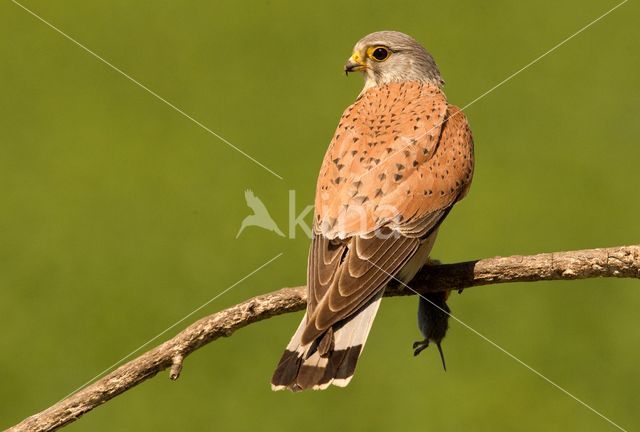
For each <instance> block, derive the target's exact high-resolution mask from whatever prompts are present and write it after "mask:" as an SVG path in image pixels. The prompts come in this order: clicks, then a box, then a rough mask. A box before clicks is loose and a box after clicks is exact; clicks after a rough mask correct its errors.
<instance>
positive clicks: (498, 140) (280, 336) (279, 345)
mask: <svg viewBox="0 0 640 432" xmlns="http://www.w3.org/2000/svg"><path fill="white" fill-rule="evenodd" d="M24 4H25V5H26V6H27V7H29V8H32V9H33V10H34V11H35V12H36V13H38V14H40V15H41V16H42V17H43V18H45V19H47V20H49V21H50V22H51V23H53V24H55V25H56V26H58V27H59V28H60V29H62V30H63V31H65V32H67V33H68V34H69V35H71V36H72V37H74V38H77V40H78V41H80V42H82V43H83V44H85V45H86V46H87V47H89V48H91V49H92V50H94V51H95V52H96V53H98V54H99V55H101V56H103V57H104V58H105V59H107V60H108V61H110V62H112V63H113V64H114V65H116V66H118V67H119V68H121V69H122V70H123V71H126V72H127V73H128V74H130V75H131V76H133V77H134V78H135V79H137V80H139V81H140V82H142V83H144V85H146V86H148V87H149V88H151V89H153V90H154V91H156V92H157V93H158V94H160V95H162V96H163V97H164V98H166V99H167V100H169V101H171V102H172V103H174V104H175V105H177V106H179V107H181V108H182V109H184V111H186V112H187V113H189V114H190V115H192V116H193V117H194V118H196V119H198V120H199V121H201V122H202V123H204V124H205V125H207V126H208V127H210V128H211V129H213V130H215V131H216V132H218V133H220V134H221V135H223V136H224V137H226V138H227V139H229V140H230V141H231V142H233V143H234V144H235V145H237V146H238V147H240V148H242V149H243V150H245V151H246V152H248V153H249V154H251V155H252V156H254V157H255V158H256V159H257V160H259V161H261V162H262V163H264V164H265V165H267V166H268V167H270V168H271V169H273V170H274V171H276V172H277V173H279V174H280V175H282V176H283V177H284V180H279V179H277V178H276V177H274V176H272V175H271V174H269V173H268V172H267V171H265V170H263V169H261V168H260V167H258V166H256V165H255V164H254V163H252V162H251V161H249V160H247V159H246V158H244V157H243V156H242V155H240V154H239V153H237V152H235V151H234V150H232V149H231V148H229V147H227V146H226V145H225V144H223V143H222V142H221V141H219V140H218V139H216V138H215V137H213V136H212V135H210V134H208V133H206V132H205V131H204V130H202V129H200V128H199V127H198V126H196V125H195V124H194V123H192V122H190V121H189V120H187V119H185V118H184V117H182V116H181V115H180V114H178V113H177V112H175V111H174V110H172V109H170V108H169V107H168V106H166V105H164V104H162V103H161V102H159V101H158V100H157V99H155V98H154V97H153V96H151V95H150V94H149V93H147V92H145V91H144V90H142V89H141V88H139V87H137V86H136V85H134V84H133V83H132V82H130V81H128V80H127V79H125V78H124V77H123V76H121V75H119V74H118V73H116V72H115V71H113V70H111V69H109V68H108V67H107V66H106V65H105V64H103V63H101V62H99V61H98V60H97V59H96V58H94V57H92V56H90V55H89V54H87V53H86V52H85V51H83V50H82V49H80V48H79V47H78V46H75V45H74V44H73V43H71V42H70V41H68V40H66V39H64V38H63V37H62V36H61V35H59V34H57V33H55V32H54V31H53V30H52V29H50V28H48V27H47V26H46V25H45V24H43V23H42V22H40V21H38V20H36V19H35V18H34V17H33V16H30V15H29V14H28V13H26V12H25V11H24V10H22V9H21V8H20V7H18V6H16V5H15V4H13V3H11V2H10V1H3V2H2V3H0V36H1V37H0V56H1V58H2V66H1V67H0V96H1V98H0V188H1V189H0V192H1V194H2V201H1V206H2V207H1V210H2V211H1V212H0V316H1V318H0V323H1V324H2V326H3V329H4V331H3V336H2V337H1V338H0V353H1V355H0V381H1V384H0V386H1V387H0V388H1V390H0V427H6V426H9V425H11V424H13V423H15V422H17V421H19V420H21V419H23V418H24V417H26V416H28V415H30V414H32V413H34V412H36V411H38V410H41V409H43V408H45V407H47V406H49V405H50V404H52V403H54V402H55V401H57V400H59V399H60V398H62V397H63V396H65V395H66V394H68V393H69V392H71V391H72V390H74V389H76V388H77V387H78V386H80V385H81V384H82V383H84V382H86V381H87V380H89V379H90V378H91V377H93V376H95V375H96V374H97V373H98V372H100V371H102V370H104V369H105V368H106V367H108V366H109V365H111V364H113V363H114V362H115V361H117V360H118V359H120V358H122V357H123V356H124V355H126V354H127V353H129V352H131V351H132V350H134V349H135V348H137V347H138V346H140V345H141V344H142V343H143V342H144V341H146V340H148V339H149V338H151V337H152V336H154V335H156V334H157V333H158V332H160V331H161V330H163V329H165V328H166V327H167V326H169V325H170V324H172V323H174V322H175V321H176V320H178V319H180V318H181V317H183V316H184V315H186V314H187V313H189V312H190V311H192V310H193V309H195V308H196V307H198V306H200V305H201V304H203V303H204V302H205V301H207V300H209V299H211V298H212V297H213V296H215V295H216V294H217V293H219V292H220V291H222V290H224V289H225V288H227V287H228V286H230V285H231V284H233V283H235V282H236V281H238V280H239V279H241V278H242V277H244V276H245V275H246V274H248V273H250V272H251V271H253V270H254V269H255V268H257V267H259V266H260V265H262V264H263V263H264V262H266V261H267V260H269V259H271V258H272V257H274V256H275V255H277V254H278V253H280V252H283V253H284V255H283V256H282V257H280V258H279V259H277V260H276V261H274V262H273V263H272V264H270V265H269V266H267V267H266V268H265V269H264V270H262V271H260V272H258V273H257V274H255V275H254V276H252V277H251V278H249V279H247V280H246V281H245V282H243V283H241V284H240V285H238V286H237V287H235V288H234V289H233V290H231V291H230V292H228V293H227V294H225V295H223V296H222V297H220V298H219V299H217V300H216V301H214V302H213V303H211V304H210V305H208V306H207V307H206V308H205V309H203V310H201V311H199V312H198V313H197V314H196V316H194V317H191V318H190V319H189V320H188V322H191V321H193V320H195V319H196V318H197V317H201V316H205V315H207V314H209V313H213V312H215V311H217V310H219V309H222V308H224V307H226V306H229V305H232V304H235V303H237V302H239V301H241V300H243V299H246V298H248V297H251V296H254V295H258V294H261V293H265V292H268V291H271V290H274V289H277V288H280V287H283V286H293V285H299V284H301V283H303V282H304V279H305V263H306V254H307V247H308V239H307V238H306V237H305V236H304V235H303V233H302V232H301V231H298V232H297V236H296V238H295V239H289V238H282V237H278V236H276V235H275V234H273V233H270V232H267V231H263V230H260V229H258V228H248V229H247V230H246V231H245V232H244V233H243V234H242V235H241V236H240V237H239V239H237V240H236V239H235V236H236V233H237V230H238V228H239V226H240V222H241V221H242V219H243V218H244V217H245V216H246V215H248V214H249V213H250V211H249V209H248V208H247V207H246V204H245V201H244V190H245V189H247V188H251V189H253V190H254V192H255V193H256V195H257V196H259V197H260V198H261V199H262V200H263V201H264V202H265V203H266V205H267V206H268V208H269V210H270V211H271V214H272V215H273V217H274V218H275V220H276V221H277V222H278V223H279V224H280V227H281V228H283V229H285V230H286V227H287V213H288V191H289V190H295V191H296V194H297V195H296V196H297V204H298V208H299V209H302V207H303V206H304V205H307V204H310V203H312V199H313V194H314V186H315V179H316V174H317V171H318V168H319V164H320V161H321V158H322V155H323V154H324V151H325V149H326V146H327V144H328V142H329V139H330V137H331V135H332V133H333V130H334V128H335V126H336V123H337V119H338V118H339V116H340V114H341V112H342V110H343V109H344V107H346V106H347V105H348V104H349V103H350V102H351V101H353V99H354V98H355V96H356V95H357V94H358V92H359V90H360V88H361V86H362V80H361V79H360V77H358V76H350V77H349V78H348V79H347V78H345V77H344V74H343V72H342V65H343V64H344V61H345V60H346V59H347V57H348V56H349V55H350V51H351V47H352V46H353V44H354V43H355V42H356V41H357V40H358V39H359V38H360V37H362V36H363V35H365V34H367V33H369V32H372V31H376V30H381V29H397V30H401V31H404V32H407V33H409V34H411V35H413V36H415V37H416V38H417V39H418V40H419V41H421V42H422V43H424V44H425V46H426V47H427V48H428V49H429V50H430V51H431V52H432V53H433V55H434V56H435V58H436V60H437V61H438V64H439V65H440V69H441V71H442V73H443V76H444V78H445V79H446V81H447V85H446V89H445V90H446V92H447V95H448V97H449V100H450V101H451V102H453V103H455V104H458V105H461V106H463V105H465V104H467V103H468V102H470V101H471V100H473V99H475V98H476V97H477V96H479V95H480V94H482V93H483V92H484V91H486V90H488V89H489V88H491V87H492V86H494V85H495V84H497V83H498V82H500V81H501V80H503V79H504V78H506V77H507V76H508V75H510V74H511V73H513V72H515V71H516V70H518V69H519V68H520V67H522V66H524V65H525V64H527V63H528V62H529V61H531V60H533V59H534V58H535V57H537V56H539V55H540V54H542V53H544V52H545V51H546V50H548V49H549V48H551V47H553V46H554V45H555V44H557V43H558V42H560V41H561V40H563V39H564V38H566V37H568V36H569V35H570V34H572V33H573V32H575V31H577V30H578V29H579V28H581V27H582V26H584V25H586V24H587V23H589V22H590V21H592V20H593V19H595V18H596V17H598V16H600V15H601V14H602V13H604V12H605V11H607V10H608V9H610V8H612V7H613V6H614V5H615V4H616V2H615V1H604V0H603V1H589V2H582V1H578V0H571V1H561V2H556V1H550V0H545V1H540V2H528V3H527V2H507V1H497V2H476V1H472V0H459V1H455V2H446V3H444V2H420V1H413V2H396V3H391V2H377V1H356V0H353V1H330V2H329V1H327V2H322V3H320V2H316V3H308V4H303V3H301V2H284V1H275V0H274V1H259V2H258V1H255V2H234V1H216V2H208V1H180V2H178V1H173V2H169V1H158V2H131V1H125V0H118V1H113V0H111V1H104V0H103V1H91V2H86V1H79V0H74V1H70V0H65V1H56V2H52V1H44V0H41V1H35V0H29V1H26V0H25V2H24ZM638 17H639V7H638V4H637V2H636V1H630V2H629V3H627V4H625V5H624V6H622V7H621V8H620V9H618V10H617V11H615V12H613V13H612V14H611V15H609V16H607V17H605V18H604V19H603V20H602V21H600V22H598V23H597V24H595V25H594V26H593V27H592V28H590V29H588V30H586V31H585V32H584V33H582V34H580V35H579V36H577V37H576V38H575V39H573V40H571V41H569V42H568V43H567V44H566V45H564V46H562V47H560V48H559V49H557V50H556V51H555V52H553V53H551V54H550V55H549V56H547V57H545V58H544V59H543V60H542V61H540V62H539V63H537V64H535V65H534V66H532V67H531V68H529V69H527V70H526V71H524V72H523V73H521V74H520V75H518V76H517V77H515V78H514V79H513V80H511V81H509V82H508V83H506V84H505V85H503V86H502V87H500V88H499V89H497V90H495V91H494V92H492V93H491V94H490V95H488V96H486V97H485V98H484V99H482V100H480V101H478V102H477V103H475V104H474V105H473V106H472V107H470V108H469V109H468V110H467V115H468V117H469V119H470V123H471V126H472V128H473V131H474V136H475V140H476V157H477V170H476V175H475V180H474V184H473V187H472V189H471V193H470V195H469V197H468V198H467V199H466V200H465V201H464V202H463V203H461V204H460V205H459V206H457V207H456V209H455V210H454V211H453V212H452V214H451V215H450V217H449V218H448V220H447V222H446V223H445V225H444V227H443V229H442V230H441V233H440V238H439V241H438V243H437V245H436V248H435V250H434V256H435V257H437V258H440V259H442V260H444V261H447V262H453V261H459V260H467V259H473V258H480V257H487V256H494V255H509V254H528V253H536V252H545V251H554V250H569V249H580V248H591V247H600V246H616V245H622V244H632V243H638V240H639V238H640V226H639V225H638V213H639V211H640V204H639V203H638V200H637V197H638V161H639V160H640V146H639V145H638V136H639V135H640V121H639V119H640V113H639V112H638V104H639V103H640V89H639V84H640V78H639V77H640V74H639V71H640V58H639V56H638V52H639V51H640V46H639V41H640V27H638V26H637V23H638ZM308 219H310V218H308ZM639 283H640V282H638V281H634V280H613V279H603V280H587V281H574V282H563V283H562V282H554V283H536V284H519V285H502V286H496V287H486V288H478V289H473V290H469V291H467V292H465V294H464V295H462V296H457V295H456V296H454V297H453V299H452V301H451V307H452V309H453V313H454V314H455V315H456V316H457V317H459V318H460V319H461V320H463V321H464V322H466V323H467V324H469V325H470V326H473V327H474V328H475V329H477V330H478V331H480V332H482V333H483V334H485V335H487V336H488V337H489V338H491V339H492V340H494V341H496V342H497V343H498V344H500V345H501V346H503V347H505V348H506V349H508V350H509V351H510V352H512V353H513V354H514V355H516V356H518V357H519V358H521V359H522V360H524V361H525V362H527V363H528V364H530V365H531V366H532V367H534V368H536V369H538V370H539V371H541V372H542V373H543V374H545V375H546V376H548V377H549V378H550V379H552V380H554V381H556V382H557V383H558V384H559V385H561V386H563V387H565V388H566V389H567V390H569V391H570V392H572V393H574V394H575V395H576V396H578V397H580V398H582V399H583V400H584V401H585V402H586V403H588V404H590V405H592V406H593V407H594V408H595V409H597V410H600V411H601V412H602V413H604V414H605V415H607V416H609V417H610V418H611V419H612V420H614V421H615V422H617V423H619V424H620V425H622V426H624V427H625V428H628V430H634V429H638V428H640V417H639V416H638V406H640V392H639V390H640V376H639V373H638V362H639V361H640V332H639V331H638V328H639V324H640V318H638V313H637V310H638V309H639V308H640V291H639ZM416 305H417V301H416V299H415V298H403V299H387V300H385V301H384V302H383V307H382V308H381V311H380V313H379V314H378V318H377V320H376V324H375V325H374V329H373V331H372V334H371V337H370V338H369V343H368V345H367V349H366V350H365V355H364V356H363V358H362V359H361V362H360V364H359V368H358V371H357V374H356V378H355V379H354V381H353V382H352V383H351V385H350V386H349V387H348V388H346V389H336V388H332V389H330V390H328V391H325V392H319V393H318V392H315V393H314V392H309V393H304V394H295V395H294V394H289V393H272V392H271V390H270V388H269V385H268V381H269V378H270V375H271V373H272V371H273V368H274V366H275V364H276V361H277V360H278V358H279V356H280V353H281V351H282V349H283V348H284V346H285V345H286V343H287V341H288V340H289V338H290V336H291V334H292V333H293V331H294V329H295V327H296V325H297V323H298V321H299V320H300V318H301V314H300V313H298V314H290V315H287V316H281V317H277V318H274V319H270V320H268V321H266V322H262V323H259V324H256V325H252V326H250V327H248V328H246V329H243V330H241V331H239V332H238V333H236V334H235V335H234V336H233V337H232V338H229V339H224V340H219V341H217V342H215V343H213V344H211V345H209V346H207V347H205V348H203V349H201V350H199V351H197V352H196V353H195V354H194V355H192V356H191V357H189V358H188V360H187V361H186V364H185V369H184V372H183V375H182V377H181V378H180V380H178V381H177V382H171V381H170V380H169V379H168V378H167V374H166V373H163V374H162V375H159V376H157V377H156V378H154V379H152V380H150V381H147V382H145V383H144V384H142V385H141V386H139V387H137V388H135V389H133V390H131V391H128V392H126V393H125V394H123V395H121V396H119V397H117V398H116V399H114V400H112V401H111V402H109V403H107V404H106V405H104V406H102V407H100V408H98V409H96V410H95V411H94V412H91V413H90V414H88V415H86V416H85V417H84V418H82V419H81V420H79V421H78V422H76V423H74V424H72V425H70V426H69V427H68V430H70V431H71V430H77V431H81V430H82V431H85V430H86V431H89V430H90V431H114V430H144V431H146V430H227V429H232V430H235V429H237V430H249V429H258V430H260V429H267V428H273V429H276V428H277V429H278V430H301V429H303V430H309V431H316V430H327V428H328V427H333V426H336V427H341V428H348V429H356V430H357V429H366V430H456V431H457V430H474V431H495V430H522V431H539V430H562V431H566V430H589V431H609V430H614V428H613V427H612V426H611V425H610V424H608V423H606V422H605V421H604V420H602V419H601V418H599V417H598V416H597V415H595V414H594V413H592V412H590V411H589V410H587V409H586V408H584V407H583V406H581V405H579V404H578V403H576V402H575V401H574V400H572V399H571V398H569V397H568V396H566V395H565V394H563V393H561V392H560V391H559V390H557V389H556V388H554V387H552V386H551V385H549V384H548V383H547V382H545V381H543V380H542V379H541V378H539V377H537V376H536V375H534V374H533V373H531V372H530V371H528V370H527V369H525V368H524V367H523V366H521V365H519V364H517V363H516V362H515V361H513V360H512V359H510V358H508V357H507V356H505V355H504V354H503V353H501V352H500V351H498V350H497V349H496V348H494V347H492V346H491V345H490V344H488V343H487V342H485V341H483V340H482V339H480V338H479V337H478V336H476V335H474V334H472V333H470V332H469V331H468V330H466V329H465V328H464V327H462V326H461V325H459V324H457V323H455V322H453V323H452V326H451V327H452V328H451V330H450V332H449V335H448V337H447V339H446V342H445V352H446V354H447V361H448V366H449V371H448V372H447V373H446V374H445V373H444V372H443V371H442V369H441V367H440V362H439V359H438V357H437V353H436V352H435V351H432V350H428V351H427V352H425V353H424V354H423V355H422V356H420V357H418V358H413V357H412V354H411V343H412V342H413V341H414V340H417V339H418V337H419V335H418V331H417V328H416V325H415V312H416ZM185 325H186V323H183V324H181V325H180V326H178V327H179V328H180V327H183V326H185ZM177 330H178V328H176V329H174V330H173V331H171V332H169V334H167V335H164V336H163V337H162V339H165V338H167V337H169V336H170V335H171V334H174V333H175V332H176V331H177Z"/></svg>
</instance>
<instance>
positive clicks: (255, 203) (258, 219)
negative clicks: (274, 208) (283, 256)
mask: <svg viewBox="0 0 640 432" xmlns="http://www.w3.org/2000/svg"><path fill="white" fill-rule="evenodd" d="M244 198H245V200H246V201H247V206H249V208H250V209H251V210H253V214H252V215H249V216H247V217H246V218H244V219H243V220H242V224H240V230H239V231H238V234H236V238H238V237H240V233H242V231H244V229H245V228H246V227H249V226H257V227H260V228H264V229H266V230H269V231H273V232H275V233H276V234H278V235H279V236H281V237H284V234H283V233H282V231H280V228H278V225H276V222H275V221H274V220H273V218H272V217H271V215H270V214H269V211H268V210H267V208H266V207H265V205H264V203H263V202H262V201H260V198H258V197H257V196H255V195H254V194H253V191H252V190H251V189H247V190H246V191H244Z"/></svg>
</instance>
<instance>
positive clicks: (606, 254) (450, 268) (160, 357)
mask: <svg viewBox="0 0 640 432" xmlns="http://www.w3.org/2000/svg"><path fill="white" fill-rule="evenodd" d="M596 277H618V278H640V245H634V246H622V247H614V248H605V249H588V250H580V251H572V252H555V253H544V254H538V255H529V256H510V257H496V258H487V259H481V260H477V261H468V262H462V263H457V264H437V265H429V266H425V267H424V268H423V269H422V270H421V271H420V272H419V273H418V275H417V276H416V277H415V278H414V280H413V281H412V282H411V284H410V286H411V287H412V288H413V289H415V290H416V291H417V292H419V293H424V292H429V291H443V290H450V289H453V290H459V289H464V288H470V287H474V286H482V285H490V284H499V283H507V282H533V281H544V280H572V279H586V278H596ZM414 294H415V292H413V291H411V290H409V289H406V288H404V289H403V288H402V287H397V288H391V289H387V291H386V293H385V296H400V295H414ZM305 306H306V292H305V287H304V286H301V287H296V288H282V289H280V290H278V291H274V292H271V293H268V294H264V295H260V296H257V297H254V298H252V299H249V300H246V301H244V302H242V303H240V304H237V305H235V306H232V307H230V308H227V309H225V310H222V311H220V312H217V313H215V314H212V315H209V316H207V317H205V318H202V319H200V320H199V321H196V322H195V323H193V324H192V325H190V326H189V327H187V328H186V329H184V330H183V331H182V332H181V333H179V334H178V335H176V336H175V337H173V338H172V339H170V340H168V341H166V342H164V343H163V344H161V345H159V346H157V347H155V348H153V349H152V350H150V351H147V352H146V353H144V354H142V355H140V356H139V357H137V358H136V359H134V360H131V361H130V362H128V363H126V364H124V365H122V366H120V367H119V368H118V369H116V370H115V371H113V372H111V373H109V374H108V375H106V376H104V377H103V378H101V379H99V380H97V381H95V382H94V383H92V384H90V385H88V386H86V387H85V388H84V389H82V390H79V391H78V392H76V393H74V394H73V395H71V396H69V397H68V398H66V399H64V400H62V401H60V402H58V403H56V404H55V405H53V406H51V407H50V408H47V409H46V410H44V411H42V412H39V413H37V414H34V415H32V416H31V417H28V418H27V419H25V420H23V421H22V422H20V423H19V424H17V425H15V426H13V427H11V428H9V429H8V431H11V432H18V431H52V430H56V429H58V428H60V427H62V426H64V425H66V424H68V423H71V422H73V421H75V420H77V419H78V418H80V417H81V416H82V415H84V414H85V413H87V412H89V411H91V410H92V409H94V408H96V407H97V406H99V405H101V404H103V403H105V402H107V401H109V400H110V399H112V398H114V397H116V396H117V395H119V394H120V393H123V392H125V391H127V390H129V389H130V388H132V387H134V386H136V385H138V384H140V383H141V382H143V381H144V380H146V379H148V378H151V377H153V376H154V375H156V374H157V373H158V372H161V371H163V370H165V369H169V370H170V372H169V376H170V378H171V379H174V380H175V379H177V378H178V376H179V375H180V372H181V370H182V362H183V360H184V358H185V357H187V356H188V355H189V354H191V353H192V352H194V351H195V350H197V349H198V348H200V347H202V346H203V345H206V344H208V343H209V342H212V341H214V340H216V339H218V338H219V337H223V336H231V335H232V334H233V333H234V332H235V331H236V330H238V329H240V328H242V327H245V326H247V325H249V324H251V323H254V322H257V321H261V320H264V319H267V318H271V317H273V316H276V315H281V314H284V313H288V312H295V311H299V310H302V309H304V308H305ZM274 360H275V359H274Z"/></svg>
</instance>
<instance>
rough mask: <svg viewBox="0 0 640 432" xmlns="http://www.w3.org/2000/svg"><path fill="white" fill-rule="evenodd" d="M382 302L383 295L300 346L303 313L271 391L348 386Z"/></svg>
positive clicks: (304, 319)
mask: <svg viewBox="0 0 640 432" xmlns="http://www.w3.org/2000/svg"><path fill="white" fill-rule="evenodd" d="M381 299H382V292H380V293H379V294H378V295H376V297H374V298H373V299H372V300H371V301H369V302H368V303H367V304H366V305H365V306H363V307H362V309H360V311H359V312H358V313H356V314H354V315H353V316H352V318H351V319H349V321H347V322H344V323H339V324H336V325H334V326H333V327H332V328H331V329H329V330H328V331H327V332H326V333H324V334H323V336H320V337H319V338H318V339H316V340H315V341H314V342H312V343H310V344H307V345H301V343H300V338H301V336H302V332H303V330H304V328H305V324H306V322H307V315H306V314H305V316H304V318H302V322H301V323H300V325H299V326H298V330H296V332H295V334H294V335H293V337H292V338H291V341H290V342H289V345H287V348H286V349H285V351H284V354H283V355H282V358H281V359H280V362H279V363H278V367H277V368H276V371H275V372H274V374H273V378H271V388H272V389H273V390H284V389H289V390H291V391H300V390H306V389H313V390H324V389H326V388H327V387H329V385H331V384H333V385H336V386H339V387H345V386H346V385H347V384H349V381H351V378H353V374H354V372H355V369H356V363H357V362H358V357H360V354H361V353H362V349H363V348H364V344H365V342H366V341H367V336H368V335H369V330H371V325H372V324H373V319H374V318H375V316H376V313H377V312H378V307H379V306H380V300H381Z"/></svg>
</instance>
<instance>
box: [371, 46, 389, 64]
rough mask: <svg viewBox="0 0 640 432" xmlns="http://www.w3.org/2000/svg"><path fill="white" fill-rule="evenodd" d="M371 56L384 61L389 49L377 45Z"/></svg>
mask: <svg viewBox="0 0 640 432" xmlns="http://www.w3.org/2000/svg"><path fill="white" fill-rule="evenodd" d="M371 57H373V59H374V60H377V61H384V60H386V59H387V58H388V57H389V50H388V49H386V48H384V47H378V48H376V49H374V50H373V52H372V53H371Z"/></svg>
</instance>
